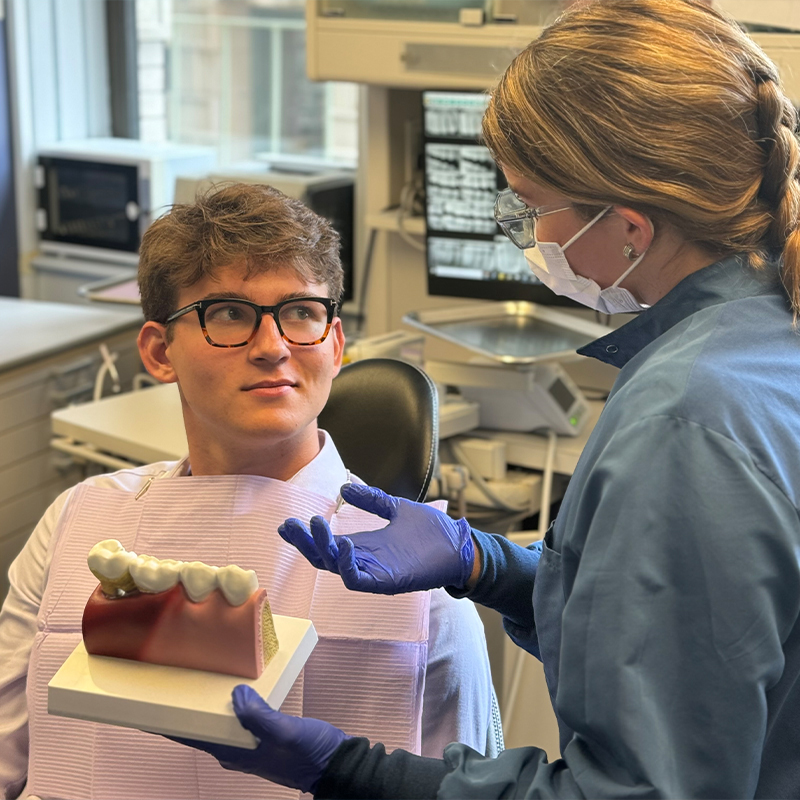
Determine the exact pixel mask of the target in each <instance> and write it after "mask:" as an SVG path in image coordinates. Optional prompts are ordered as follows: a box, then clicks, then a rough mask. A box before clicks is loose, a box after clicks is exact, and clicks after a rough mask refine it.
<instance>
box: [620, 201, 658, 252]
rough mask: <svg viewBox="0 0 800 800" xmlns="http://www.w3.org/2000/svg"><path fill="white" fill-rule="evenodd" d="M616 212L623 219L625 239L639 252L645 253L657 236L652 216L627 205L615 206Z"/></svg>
mask: <svg viewBox="0 0 800 800" xmlns="http://www.w3.org/2000/svg"><path fill="white" fill-rule="evenodd" d="M614 213H615V214H616V215H617V216H618V217H620V218H621V219H622V221H623V225H624V231H625V241H626V243H627V244H630V245H632V247H633V249H634V251H635V252H637V253H644V251H645V250H647V249H648V248H649V247H650V245H651V244H652V243H653V239H654V238H655V228H654V227H653V223H652V222H651V221H650V217H648V216H647V215H646V214H642V212H641V211H635V210H634V209H632V208H626V207H625V206H614Z"/></svg>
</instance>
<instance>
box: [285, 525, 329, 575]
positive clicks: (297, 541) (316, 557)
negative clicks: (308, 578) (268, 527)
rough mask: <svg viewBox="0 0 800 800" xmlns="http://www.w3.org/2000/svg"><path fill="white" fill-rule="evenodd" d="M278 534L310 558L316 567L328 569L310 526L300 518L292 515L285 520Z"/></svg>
mask: <svg viewBox="0 0 800 800" xmlns="http://www.w3.org/2000/svg"><path fill="white" fill-rule="evenodd" d="M278 535H279V536H280V537H281V539H283V540H284V541H286V542H289V544H290V545H293V546H294V547H296V548H297V549H298V550H299V551H300V552H301V553H302V554H303V555H304V556H305V557H306V558H307V559H308V561H309V562H310V563H311V566H313V567H315V568H316V569H327V567H326V566H325V562H324V561H323V560H322V557H321V556H320V553H319V551H318V550H317V546H316V544H314V539H313V537H312V536H311V534H310V533H309V532H308V528H306V526H305V525H304V524H303V523H302V522H300V520H299V519H295V518H293V517H291V518H289V519H287V520H285V521H284V522H283V524H282V525H280V526H279V527H278Z"/></svg>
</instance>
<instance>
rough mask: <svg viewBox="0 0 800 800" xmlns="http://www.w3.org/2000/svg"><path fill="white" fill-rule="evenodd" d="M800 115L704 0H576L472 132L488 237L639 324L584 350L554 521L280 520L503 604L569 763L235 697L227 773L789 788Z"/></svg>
mask: <svg viewBox="0 0 800 800" xmlns="http://www.w3.org/2000/svg"><path fill="white" fill-rule="evenodd" d="M795 125H796V114H795V110H794V108H793V107H792V104H791V103H790V102H789V100H788V99H787V98H786V96H785V95H784V93H783V91H782V89H781V83H780V78H779V76H778V73H777V71H776V69H775V66H774V65H773V64H772V63H771V62H770V61H769V59H768V58H767V57H766V56H765V55H764V53H763V52H762V51H761V50H760V49H759V48H758V47H757V46H756V45H755V44H754V43H753V42H752V41H751V40H750V38H749V37H748V36H747V35H746V34H745V33H743V32H742V31H741V30H740V28H739V27H738V26H737V25H736V24H735V23H734V22H733V21H732V20H730V19H728V18H727V17H725V16H724V15H723V14H722V13H720V12H719V11H716V10H714V9H713V8H710V7H709V6H708V5H707V4H704V3H701V2H699V0H602V2H589V3H582V4H578V5H575V6H573V7H572V8H571V9H570V10H568V11H567V12H566V13H565V14H564V15H563V16H561V17H560V18H559V19H558V20H557V21H556V22H555V23H554V24H553V25H552V26H550V27H549V28H547V29H545V31H544V32H543V33H542V35H541V37H540V38H538V39H537V40H536V41H534V42H532V43H531V44H530V46H529V47H528V48H526V49H525V50H524V51H523V52H522V53H520V54H519V56H518V57H517V58H516V59H515V60H514V62H513V63H512V64H511V66H510V67H509V68H508V70H507V72H506V73H505V75H504V76H503V77H502V79H501V80H500V83H499V85H498V86H497V87H496V88H495V90H494V91H493V93H492V97H491V102H490V105H489V108H488V111H487V113H486V116H485V119H484V126H483V130H484V138H485V141H486V143H487V145H488V146H489V148H490V149H491V151H492V153H493V155H494V157H495V158H496V160H497V162H498V164H499V165H500V167H501V168H502V170H503V172H504V173H505V175H506V178H507V180H508V184H509V190H507V191H505V192H503V193H501V195H500V196H499V197H498V201H497V205H496V216H497V219H498V223H499V224H500V226H501V227H502V228H503V229H504V230H505V231H506V233H507V234H508V235H509V237H510V238H511V239H512V240H513V241H514V242H515V243H516V244H517V245H518V246H519V247H521V248H523V249H524V250H525V254H526V256H527V258H528V261H529V263H530V266H531V269H532V270H533V271H534V273H535V274H536V275H537V276H538V277H539V278H540V279H541V280H542V282H544V283H545V284H547V285H548V286H550V287H551V288H552V289H553V291H555V292H557V293H559V294H564V295H567V296H569V297H572V298H574V299H575V300H578V301H580V302H582V303H584V304H586V305H588V306H591V307H593V308H595V309H598V310H600V311H603V312H606V313H614V312H619V311H625V312H633V313H635V314H636V316H635V317H634V318H633V319H632V320H631V321H629V322H627V323H626V324H624V325H623V326H622V327H620V328H618V329H617V330H614V331H612V332H611V333H609V334H608V335H606V336H604V337H603V338H601V339H599V340H597V341H595V342H593V343H592V344H589V345H588V346H586V347H584V348H583V349H582V351H581V352H582V353H583V354H584V355H587V356H590V357H594V358H597V359H599V360H601V361H603V362H606V363H608V364H612V365H614V366H615V367H618V368H619V375H618V377H617V380H616V382H615V384H614V387H613V390H612V392H611V394H610V396H609V398H608V400H607V402H606V404H605V408H604V411H603V413H602V415H601V417H600V419H599V421H598V423H597V425H596V427H595V429H594V431H593V433H592V435H591V437H590V439H589V441H588V443H587V445H586V448H585V449H584V452H583V454H582V456H581V459H580V462H579V464H578V466H577V469H576V470H575V473H574V476H573V478H572V480H571V482H570V484H569V487H568V489H567V492H566V495H565V497H564V500H563V503H562V505H561V509H560V512H559V514H558V517H557V519H556V520H555V522H554V523H553V525H552V526H551V528H550V530H549V531H548V533H547V535H546V537H545V539H544V541H543V542H540V543H537V544H535V545H532V546H531V547H529V548H526V549H523V548H520V547H517V546H515V545H513V544H511V543H510V542H508V541H507V540H506V539H504V538H503V537H500V536H494V535H489V534H485V533H481V532H480V531H476V530H473V529H471V528H470V527H469V525H468V524H467V523H466V521H465V520H458V521H453V520H451V519H449V518H448V517H446V516H445V515H443V514H440V513H438V512H436V511H433V510H431V509H430V508H427V507H425V506H420V505H417V504H414V503H410V502H407V501H404V500H397V499H396V498H391V497H387V496H386V495H383V494H382V493H381V492H379V491H378V490H376V489H370V488H369V487H355V486H354V487H349V488H347V487H346V488H344V489H343V492H342V494H343V496H344V498H345V499H346V500H347V501H348V502H350V503H352V504H353V505H357V506H360V507H361V508H364V509H366V510H368V511H372V512H376V513H379V514H381V515H383V516H384V517H385V518H386V519H388V520H389V525H388V526H387V527H386V528H384V529H383V530H381V531H377V532H370V533H366V532H365V533H360V534H355V535H353V536H350V537H332V536H331V534H330V532H329V529H328V527H327V525H326V523H325V522H324V520H321V519H319V518H314V519H313V520H311V524H310V526H309V527H308V528H307V527H306V525H305V524H303V523H301V522H300V521H298V520H287V521H286V523H285V524H284V525H283V526H282V527H281V532H282V535H283V536H284V538H286V539H287V540H289V541H291V542H293V543H294V544H295V545H296V546H297V547H298V549H300V550H301V551H302V552H303V553H304V554H305V555H306V556H307V558H308V559H309V560H310V561H311V562H312V563H313V564H314V565H315V566H317V567H318V568H320V569H328V570H330V571H332V572H338V573H339V574H340V575H341V577H342V579H343V581H344V583H345V584H346V585H347V586H348V587H350V588H352V589H355V590H363V591H373V592H383V593H398V592H403V591H414V590H423V589H429V588H433V587H437V586H445V587H447V588H448V591H450V592H451V593H452V594H454V595H456V596H466V597H469V598H471V599H472V600H474V601H475V602H479V603H482V604H484V605H487V606H490V607H492V608H494V609H497V610H498V611H500V612H501V613H502V614H503V616H504V618H505V627H506V630H507V632H508V634H509V635H510V636H511V637H512V639H513V640H514V641H515V642H516V643H517V644H518V645H519V646H520V647H523V648H524V649H526V650H527V651H528V652H530V653H533V654H534V655H536V656H537V657H539V658H541V660H542V661H543V663H544V670H545V675H546V678H547V683H548V686H549V689H550V694H551V698H552V702H553V707H554V709H555V712H556V716H557V718H558V722H559V728H560V734H561V758H559V759H557V760H555V761H553V762H551V763H548V762H547V759H546V756H545V754H544V753H543V752H542V751H541V750H539V749H537V748H536V747H526V748H519V749H514V750H507V751H505V752H503V753H501V755H500V756H499V758H497V759H487V758H484V757H482V756H480V755H478V754H477V753H476V752H474V751H472V750H470V749H469V748H467V747H465V746H463V745H459V744H451V745H448V747H447V749H446V750H445V753H444V758H443V760H441V761H439V760H435V759H422V758H419V757H416V756H412V755H409V754H408V753H404V752H400V751H395V752H394V753H392V754H390V755H387V754H386V753H385V752H384V750H383V748H382V746H381V745H375V746H371V745H370V743H369V742H368V741H366V740H364V739H358V738H348V737H347V736H346V734H345V733H343V732H342V731H340V730H338V729H337V728H334V727H333V726H331V725H328V724H327V723H324V722H321V721H315V720H308V719H304V720H296V719H294V718H292V717H288V716H286V715H282V714H280V713H279V712H276V711H272V710H270V709H269V708H268V707H266V705H265V704H264V703H263V702H262V701H261V700H260V698H258V697H257V696H254V695H253V694H252V693H249V692H248V690H247V689H246V688H244V687H240V688H237V690H236V691H235V697H234V705H235V708H236V710H237V713H238V714H239V716H240V720H241V721H242V723H243V724H244V725H245V726H246V727H248V728H249V729H250V730H251V731H253V732H254V733H255V734H256V736H257V737H258V738H259V739H260V740H261V745H260V747H259V748H258V750H256V751H253V752H251V753H250V754H249V755H247V756H243V755H241V753H237V752H236V751H233V750H231V749H228V750H227V751H222V750H217V751H216V755H217V756H218V757H219V758H220V759H221V760H222V761H224V762H225V763H226V764H227V765H228V766H230V767H231V768H238V769H247V770H248V771H252V772H256V773H257V774H261V775H264V776H266V777H269V778H270V779H271V780H277V781H279V782H283V783H286V784H288V785H293V786H297V787H299V788H302V789H304V790H306V791H313V792H315V793H316V796H318V797H349V798H353V797H430V798H433V797H439V798H467V797H476V798H479V797H480V798H483V797H497V798H499V797H553V798H555V797H591V798H600V797H608V798H645V797H668V798H688V797H709V798H711V797H713V798H733V797H736V798H739V797H763V798H776V797H798V796H800V756H799V754H800V724H798V720H800V330H798V329H799V328H800V326H798V314H799V312H800V233H799V232H798V215H800V187H798V158H799V157H798V144H797V141H796V139H795ZM330 691H331V692H335V691H336V690H335V687H330ZM346 700H347V702H352V703H358V697H350V698H346Z"/></svg>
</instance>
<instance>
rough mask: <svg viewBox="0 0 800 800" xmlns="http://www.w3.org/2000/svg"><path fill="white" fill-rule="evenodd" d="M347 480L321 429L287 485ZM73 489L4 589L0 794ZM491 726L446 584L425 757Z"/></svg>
mask: <svg viewBox="0 0 800 800" xmlns="http://www.w3.org/2000/svg"><path fill="white" fill-rule="evenodd" d="M190 474H191V468H190V463H189V457H188V456H186V457H184V458H183V459H181V460H180V461H171V462H170V461H162V462H158V463H155V464H148V465H146V466H143V467H137V468H134V469H125V470H120V471H118V472H113V473H105V474H102V475H97V476H95V477H92V478H88V479H87V481H86V482H87V483H90V484H91V485H93V486H97V487H116V488H119V489H122V490H124V491H128V492H138V491H139V490H140V489H142V487H143V486H144V485H145V484H146V483H147V482H148V480H150V479H154V480H165V479H169V478H173V477H182V476H188V475H190ZM347 481H354V482H359V483H360V482H361V481H360V480H359V479H358V478H357V477H355V476H352V475H351V474H350V473H349V472H348V470H347V468H346V467H345V465H344V463H343V462H342V459H341V457H340V455H339V452H338V450H337V449H336V446H335V444H334V443H333V440H332V439H331V437H330V436H329V435H328V434H327V433H326V432H325V431H320V450H319V453H318V454H317V455H316V456H315V457H314V458H313V459H312V460H311V461H310V462H309V463H308V464H306V466H304V467H303V468H302V469H300V470H299V471H298V472H297V473H296V474H295V475H294V476H293V477H292V478H290V479H289V481H288V483H291V484H293V485H295V486H298V487H301V488H304V489H308V490H309V491H313V492H315V493H316V494H319V495H322V496H323V497H327V498H329V499H331V500H335V499H336V498H337V497H338V495H339V490H340V487H341V486H342V484H343V483H345V482H347ZM72 491H73V490H72V489H68V490H67V491H66V492H64V493H63V494H61V495H60V496H59V497H58V498H57V499H56V500H55V501H54V502H53V504H52V505H51V506H50V507H49V508H48V509H47V511H46V512H45V514H44V516H43V517H42V519H41V520H40V521H39V523H38V525H37V526H36V528H35V529H34V531H33V533H32V534H31V537H30V538H29V539H28V541H27V543H26V544H25V546H24V547H23V549H22V552H21V553H20V554H19V555H18V556H17V558H16V559H15V560H14V562H13V563H12V565H11V568H10V569H9V584H10V588H9V592H8V596H7V598H6V601H5V603H4V604H3V607H2V610H0V797H2V798H6V797H15V796H16V794H17V793H18V792H19V791H20V789H21V788H22V787H23V785H24V783H25V779H26V774H27V762H28V708H27V697H26V693H25V686H26V677H27V672H28V661H29V658H30V652H31V647H32V645H33V640H34V636H35V635H36V631H37V617H38V613H39V606H40V603H41V600H42V597H43V595H44V590H45V586H46V584H47V577H48V573H49V569H50V561H51V558H52V553H51V552H50V540H51V539H52V536H53V532H54V531H55V529H56V526H57V524H58V520H59V517H60V516H61V513H62V511H63V509H64V506H65V504H66V502H67V500H68V499H69V496H70V494H71V493H72ZM490 726H491V674H490V671H489V657H488V654H487V651H486V640H485V638H484V633H483V625H482V623H481V621H480V618H479V617H478V614H477V611H476V610H475V607H474V605H473V604H472V603H471V602H470V601H469V600H455V599H454V598H452V597H450V595H448V594H447V593H446V592H445V591H444V590H443V589H438V590H435V591H433V592H432V593H431V614H430V626H429V642H428V664H427V671H426V682H425V691H424V697H423V713H422V755H423V756H429V757H436V758H440V757H441V755H442V751H443V749H444V746H445V745H446V744H448V743H449V742H451V741H461V742H463V743H464V744H467V745H469V746H470V747H473V748H474V749H476V750H478V751H479V752H481V753H482V752H484V749H485V746H486V741H487V732H488V730H489V728H490Z"/></svg>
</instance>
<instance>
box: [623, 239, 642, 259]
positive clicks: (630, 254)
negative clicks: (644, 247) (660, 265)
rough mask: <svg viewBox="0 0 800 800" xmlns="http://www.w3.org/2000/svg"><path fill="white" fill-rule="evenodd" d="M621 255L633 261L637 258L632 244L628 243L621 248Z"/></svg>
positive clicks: (637, 255)
mask: <svg viewBox="0 0 800 800" xmlns="http://www.w3.org/2000/svg"><path fill="white" fill-rule="evenodd" d="M622 255H624V256H625V258H627V259H628V260H629V261H635V260H636V259H637V258H639V254H638V253H637V252H636V251H635V250H634V249H633V245H632V244H630V243H628V244H626V245H625V247H623V248H622Z"/></svg>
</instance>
